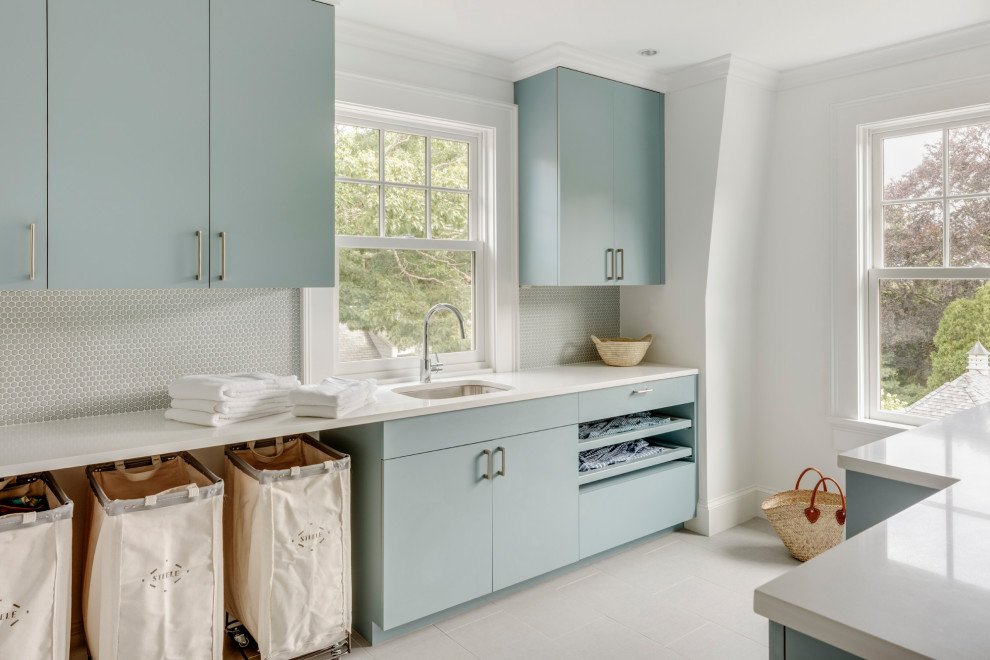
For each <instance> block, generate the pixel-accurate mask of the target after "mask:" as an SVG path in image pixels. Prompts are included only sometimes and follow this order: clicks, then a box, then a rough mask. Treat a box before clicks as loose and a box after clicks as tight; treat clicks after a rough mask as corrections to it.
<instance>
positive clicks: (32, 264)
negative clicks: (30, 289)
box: [30, 222, 34, 282]
mask: <svg viewBox="0 0 990 660" xmlns="http://www.w3.org/2000/svg"><path fill="white" fill-rule="evenodd" d="M30 277H31V281H32V282H33V281H34V223H33V222H32V223H31V276H30Z"/></svg>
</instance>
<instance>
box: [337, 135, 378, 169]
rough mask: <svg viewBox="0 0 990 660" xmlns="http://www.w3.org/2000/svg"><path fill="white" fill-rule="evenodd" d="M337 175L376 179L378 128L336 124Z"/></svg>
mask: <svg viewBox="0 0 990 660" xmlns="http://www.w3.org/2000/svg"><path fill="white" fill-rule="evenodd" d="M334 158H335V162H336V165H335V167H336V170H337V176H346V177H350V178H352V179H368V180H370V181H377V180H378V129H377V128H362V127H360V126H348V125H347V124H337V128H336V139H335V148H334Z"/></svg>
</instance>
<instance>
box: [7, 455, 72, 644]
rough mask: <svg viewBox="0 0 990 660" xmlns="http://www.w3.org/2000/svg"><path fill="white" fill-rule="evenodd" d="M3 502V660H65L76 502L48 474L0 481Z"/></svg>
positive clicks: (43, 473) (67, 642) (67, 640)
mask: <svg viewBox="0 0 990 660" xmlns="http://www.w3.org/2000/svg"><path fill="white" fill-rule="evenodd" d="M22 498H41V499H42V500H43V501H44V504H43V505H42V506H41V507H40V508H42V509H45V510H37V511H34V510H28V509H32V508H34V507H32V506H30V505H22V502H23V499H22ZM0 502H4V503H7V504H11V506H5V507H4V508H3V509H2V511H5V512H6V513H4V514H2V515H0V658H17V659H18V660H66V659H67V658H68V657H69V614H70V604H69V593H70V585H69V580H70V573H71V567H72V502H71V501H70V500H69V499H68V498H67V497H66V496H65V493H64V492H62V489H61V488H59V486H58V484H56V483H55V479H53V478H52V475H51V474H50V473H48V472H41V473H38V474H29V475H22V476H18V477H5V478H0ZM20 508H24V509H25V510H24V511H23V512H19V511H18V509H20Z"/></svg>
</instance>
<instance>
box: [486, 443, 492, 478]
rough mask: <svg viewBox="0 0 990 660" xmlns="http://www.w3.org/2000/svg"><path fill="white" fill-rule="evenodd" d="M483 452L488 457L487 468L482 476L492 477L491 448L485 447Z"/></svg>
mask: <svg viewBox="0 0 990 660" xmlns="http://www.w3.org/2000/svg"><path fill="white" fill-rule="evenodd" d="M484 454H485V456H487V457H488V470H487V471H486V472H485V477H484V478H485V479H491V478H492V450H491V449H485V450H484Z"/></svg>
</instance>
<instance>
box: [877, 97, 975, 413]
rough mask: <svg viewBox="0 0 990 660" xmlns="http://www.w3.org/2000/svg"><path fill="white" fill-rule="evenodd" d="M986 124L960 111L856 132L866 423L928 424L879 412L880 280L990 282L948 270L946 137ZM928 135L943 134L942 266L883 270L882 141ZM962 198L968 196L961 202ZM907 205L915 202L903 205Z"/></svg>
mask: <svg viewBox="0 0 990 660" xmlns="http://www.w3.org/2000/svg"><path fill="white" fill-rule="evenodd" d="M987 121H990V114H988V112H987V109H986V108H983V109H980V108H969V109H966V110H960V111H950V112H947V113H937V114H934V115H922V116H920V117H908V118H903V119H896V120H892V121H884V122H878V123H875V124H869V125H865V126H862V127H860V129H861V130H860V138H859V139H860V141H861V143H860V148H859V150H858V151H859V153H860V157H861V158H863V159H864V162H862V163H861V164H860V172H861V173H862V176H863V177H864V180H863V181H862V183H861V188H860V191H861V193H860V194H861V195H862V196H863V199H862V201H861V204H860V206H861V208H862V212H863V213H864V215H865V217H864V218H863V222H864V223H865V224H866V225H867V228H866V231H867V232H868V239H869V240H868V241H867V244H866V256H867V264H866V266H867V268H866V273H867V277H866V280H867V293H866V296H864V298H865V300H863V301H861V304H864V305H865V310H864V313H865V318H866V323H867V331H866V335H865V337H864V339H865V346H864V347H863V352H864V355H865V356H866V358H867V361H868V368H867V383H866V392H865V396H866V400H865V402H864V403H865V406H866V410H867V414H868V416H869V418H870V419H873V420H878V421H882V422H894V423H898V424H905V425H911V426H920V425H922V424H926V423H928V422H930V421H932V420H931V419H929V418H927V417H921V416H918V415H912V414H910V413H904V412H896V411H891V410H883V409H881V407H880V371H881V355H880V280H882V279H938V280H946V279H966V280H970V279H990V268H974V267H960V266H949V265H947V264H948V261H949V259H950V251H949V241H950V238H951V232H950V230H949V224H948V222H949V209H948V201H949V200H950V198H952V199H955V198H956V197H957V196H952V195H950V194H949V191H948V181H947V180H948V167H949V163H948V157H947V153H948V142H947V140H946V138H947V131H948V130H949V129H951V128H955V127H958V126H966V125H970V124H974V123H984V122H987ZM926 130H931V131H932V132H934V131H936V130H939V131H942V134H943V172H942V177H943V188H945V189H943V191H942V195H941V196H940V197H937V198H932V201H941V202H942V203H943V205H944V206H943V223H944V230H943V233H942V237H943V265H942V267H915V268H911V267H884V266H882V265H878V264H882V263H883V223H882V221H878V219H881V218H882V217H883V216H882V213H883V194H882V193H883V156H882V151H881V149H882V141H883V140H884V139H885V138H891V137H897V136H901V135H912V134H916V133H920V132H923V131H926ZM963 197H966V196H963ZM906 201H910V202H914V201H918V200H906Z"/></svg>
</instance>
